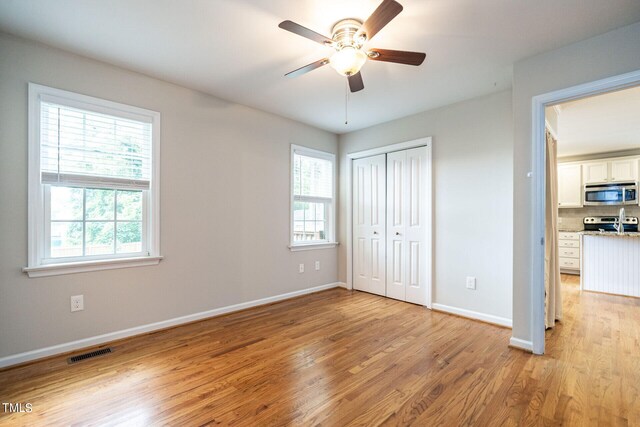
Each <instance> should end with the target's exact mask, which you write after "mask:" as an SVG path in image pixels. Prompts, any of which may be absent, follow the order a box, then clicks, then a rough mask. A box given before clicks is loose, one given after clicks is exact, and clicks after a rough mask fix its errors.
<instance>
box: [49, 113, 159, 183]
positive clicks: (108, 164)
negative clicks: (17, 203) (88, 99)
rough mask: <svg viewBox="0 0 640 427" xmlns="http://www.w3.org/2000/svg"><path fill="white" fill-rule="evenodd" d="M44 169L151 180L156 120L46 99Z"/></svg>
mask: <svg viewBox="0 0 640 427" xmlns="http://www.w3.org/2000/svg"><path fill="white" fill-rule="evenodd" d="M40 108H41V135H40V137H41V147H42V149H41V167H42V171H46V172H54V173H58V172H59V173H62V174H76V175H77V174H79V175H94V176H103V177H116V178H128V179H149V178H150V175H151V124H150V123H146V122H139V121H136V120H130V119H127V118H123V117H116V116H112V115H109V114H102V113H98V112H94V111H87V110H83V109H78V108H74V107H69V106H65V105H59V104H56V103H50V102H42V103H41V104H40Z"/></svg>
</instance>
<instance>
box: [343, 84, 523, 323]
mask: <svg viewBox="0 0 640 427" xmlns="http://www.w3.org/2000/svg"><path fill="white" fill-rule="evenodd" d="M512 135H513V129H512V126H511V92H510V91H506V92H501V93H498V94H494V95H489V96H484V97H480V98H475V99H472V100H470V101H464V102H461V103H458V104H454V105H450V106H447V107H444V108H440V109H436V110H432V111H427V112H424V113H420V114H416V115H413V116H409V117H406V118H402V119H398V120H394V121H391V122H388V123H384V124H381V125H378V126H373V127H371V128H367V129H364V130H361V131H357V132H352V133H348V134H345V135H341V136H340V170H341V171H346V165H347V158H346V155H347V154H348V153H353V152H357V151H362V150H366V149H369V148H375V147H380V146H384V145H389V144H393V143H397V142H403V141H409V140H413V139H417V138H421V137H426V136H431V137H433V183H434V240H435V244H434V279H435V280H434V287H433V290H434V295H433V301H434V302H435V303H439V304H444V305H448V306H451V307H456V308H461V309H465V310H471V311H475V312H479V313H483V314H488V315H491V316H498V317H501V318H506V319H511V299H512V296H511V288H512V285H511V277H512V271H511V260H512V258H511V246H512V239H511V231H512V207H513V190H512V186H511V182H512V179H513V178H512V170H513V165H512V161H513V152H512ZM346 186H347V177H346V176H345V175H344V174H341V176H340V190H341V191H340V195H341V196H340V207H341V208H340V220H339V240H340V242H346V238H347V236H346V220H347V218H346V203H347V200H346ZM339 260H340V265H339V277H340V280H341V281H346V275H347V273H346V267H347V264H346V263H347V256H346V247H345V245H341V246H340V250H339ZM466 276H475V277H477V290H476V291H471V290H467V289H466V287H465V277H466Z"/></svg>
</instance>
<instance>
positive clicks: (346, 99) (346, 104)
mask: <svg viewBox="0 0 640 427" xmlns="http://www.w3.org/2000/svg"><path fill="white" fill-rule="evenodd" d="M344 124H345V125H348V124H349V79H346V80H345V83H344Z"/></svg>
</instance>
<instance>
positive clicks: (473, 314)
mask: <svg viewBox="0 0 640 427" xmlns="http://www.w3.org/2000/svg"><path fill="white" fill-rule="evenodd" d="M432 309H433V310H436V311H443V312H445V313H450V314H456V315H458V316H462V317H467V318H469V319H474V320H481V321H483V322H487V323H493V324H494V325H498V326H505V327H507V328H511V327H512V321H511V319H507V318H506V317H499V316H494V315H493V314H486V313H480V312H478V311H472V310H467V309H464V308H458V307H452V306H449V305H444V304H438V303H436V302H434V303H433V304H432Z"/></svg>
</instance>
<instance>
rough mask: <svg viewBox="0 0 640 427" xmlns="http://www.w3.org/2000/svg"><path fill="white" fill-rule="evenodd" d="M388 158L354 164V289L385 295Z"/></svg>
mask: <svg viewBox="0 0 640 427" xmlns="http://www.w3.org/2000/svg"><path fill="white" fill-rule="evenodd" d="M385 169H386V159H385V155H384V154H381V155H379V156H372V157H366V158H364V159H357V160H354V161H353V180H352V182H353V212H352V213H353V286H354V288H355V289H357V290H360V291H366V292H371V293H374V294H378V295H385V291H386V286H385V278H386V277H385V222H386V218H385V209H386V202H385V176H386V172H385Z"/></svg>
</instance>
